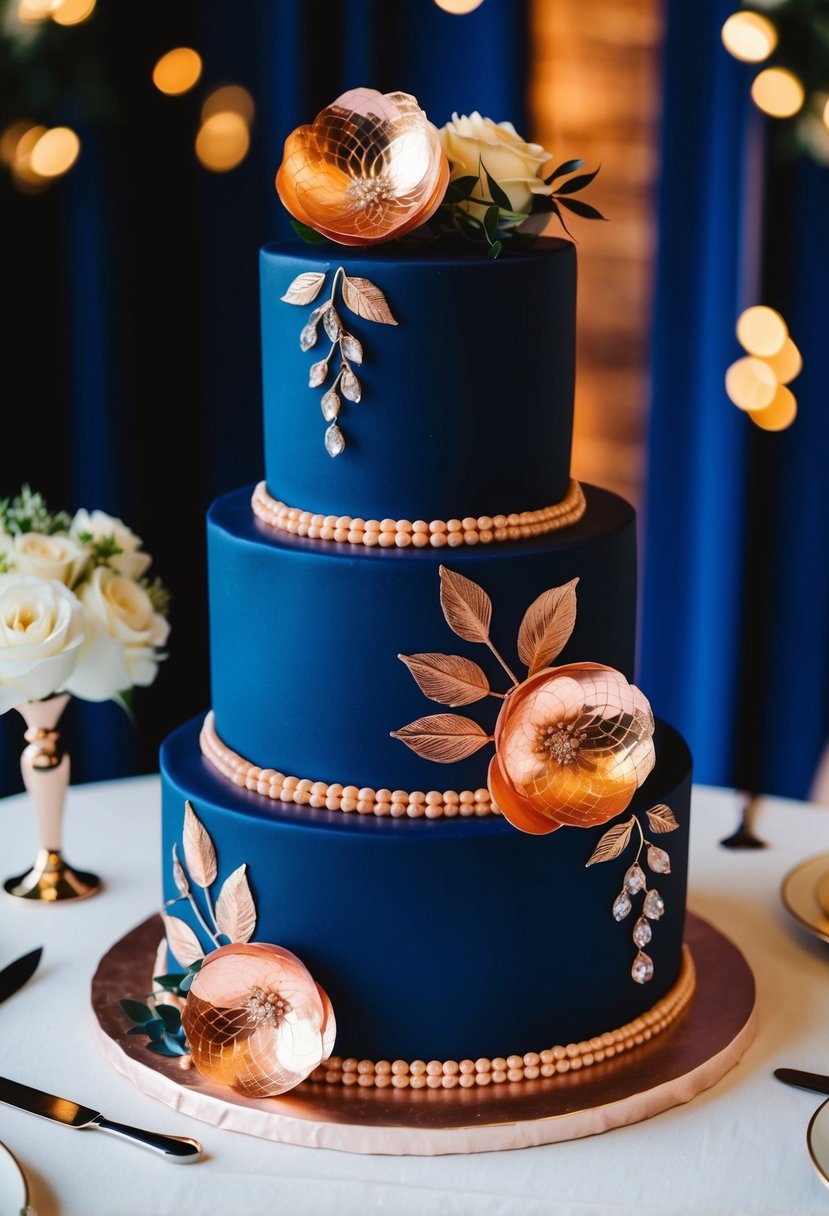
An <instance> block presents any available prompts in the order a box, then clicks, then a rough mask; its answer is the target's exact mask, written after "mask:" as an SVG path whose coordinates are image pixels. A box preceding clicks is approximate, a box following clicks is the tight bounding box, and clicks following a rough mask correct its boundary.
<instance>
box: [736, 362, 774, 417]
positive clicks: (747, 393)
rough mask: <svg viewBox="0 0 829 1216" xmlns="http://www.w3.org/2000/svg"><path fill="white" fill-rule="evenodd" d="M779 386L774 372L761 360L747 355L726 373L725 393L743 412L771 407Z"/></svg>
mask: <svg viewBox="0 0 829 1216" xmlns="http://www.w3.org/2000/svg"><path fill="white" fill-rule="evenodd" d="M777 388H778V384H777V379H776V377H775V375H774V372H773V371H772V370H771V368H770V367H769V366H768V364H767V363H764V362H763V361H762V360H761V359H754V358H752V357H751V355H747V356H746V357H745V358H744V359H738V360H737V362H736V363H732V364H731V367H729V369H728V371H727V372H726V373H725V391H726V392H727V393H728V395H729V397H730V398H731V400H732V401H733V402H734V404H735V405H736V406H737V407H738V408H739V409H741V410H749V411H751V410H762V409H765V408H766V407H767V406H769V405H771V403H772V401H773V400H774V395H775V393H776V391H777Z"/></svg>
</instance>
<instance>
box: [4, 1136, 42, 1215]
mask: <svg viewBox="0 0 829 1216" xmlns="http://www.w3.org/2000/svg"><path fill="white" fill-rule="evenodd" d="M0 1212H3V1213H8V1214H9V1216H34V1212H33V1211H32V1209H31V1208H30V1207H29V1188H28V1186H27V1185H26V1178H25V1175H24V1173H23V1170H22V1169H21V1168H20V1163H19V1162H18V1160H17V1158H16V1157H15V1155H14V1153H12V1152H11V1151H10V1150H9V1149H7V1148H6V1146H5V1144H3V1143H2V1142H0Z"/></svg>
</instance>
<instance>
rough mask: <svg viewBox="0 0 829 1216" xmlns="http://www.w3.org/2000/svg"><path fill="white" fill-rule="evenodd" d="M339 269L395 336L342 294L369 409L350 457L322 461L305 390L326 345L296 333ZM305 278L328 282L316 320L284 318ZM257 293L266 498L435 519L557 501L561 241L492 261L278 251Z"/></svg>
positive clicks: (567, 391) (384, 252) (393, 251)
mask: <svg viewBox="0 0 829 1216" xmlns="http://www.w3.org/2000/svg"><path fill="white" fill-rule="evenodd" d="M338 266H344V267H345V269H346V272H347V273H348V274H349V275H352V276H356V277H360V278H367V279H370V280H371V282H372V283H374V284H376V285H377V286H378V287H380V288H381V290H382V291H383V292H384V294H385V296H386V298H387V300H388V303H389V307H390V308H391V311H392V313H393V315H394V317H395V319H396V320H397V322H398V325H397V326H392V325H383V324H378V323H374V322H371V321H367V320H364V319H360V318H358V317H356V316H354V315H353V314H352V313H351V312H349V311H348V310H347V309H346V308H345V307H344V306H343V305H342V303H341V301H340V298H339V293H338V299H337V309H338V312H339V313H340V315H341V317H342V320H343V323H344V324H345V325H346V327H347V328H348V329H349V330H351V331H353V333H354V334H355V335H356V336H357V337H358V338H359V340H360V341H361V342H362V344H363V347H364V351H365V361H364V363H363V365H362V366H361V367H359V368H356V369H355V370H356V372H357V374H358V376H359V378H360V380H361V382H362V385H363V399H362V401H361V402H360V403H359V405H353V404H351V403H349V402H345V403H344V408H343V413H342V416H341V424H342V430H343V432H344V434H345V436H346V443H347V446H346V449H345V452H344V453H343V454H342V455H341V456H338V457H336V458H334V459H332V458H331V457H330V456H329V455H328V454H327V452H326V450H325V447H324V446H323V435H324V432H325V427H326V423H325V422H324V420H323V417H322V414H321V412H320V399H321V397H322V393H323V390H322V389H319V388H317V389H311V388H309V387H308V372H309V368H310V367H311V364H312V363H314V362H315V361H317V360H319V359H323V358H325V357H326V356H327V355H328V351H329V349H330V347H331V343H330V342H329V341H328V339H327V338H326V337H325V335H324V333H323V332H322V329H321V328H320V337H319V341H318V343H317V345H316V346H315V347H314V348H313V350H312V351H309V352H305V353H303V352H302V351H301V350H300V347H299V333H300V330H301V329H302V327H303V325H304V324H305V322H306V320H307V318H308V316H309V314H310V312H311V309H312V307H314V306H316V305H318V304H319V303H320V302H322V301H323V300H325V299H326V298H327V296H328V293H329V292H330V289H331V284H332V280H333V273H334V272H335V271H336V269H337V267H338ZM306 271H327V272H328V277H327V279H326V283H325V286H324V287H323V290H322V292H321V294H320V296H319V297H318V298H317V300H316V302H315V305H310V304H309V305H307V306H302V307H296V306H293V305H290V304H286V303H283V302H282V300H281V298H280V297H281V296H283V295H284V294H285V291H286V289H287V287H288V285H289V284H290V283H291V282H292V280H293V279H294V278H295V277H296V276H297V275H299V274H301V273H303V272H306ZM260 283H261V295H262V302H261V318H262V366H263V395H264V415H265V471H266V479H267V483H268V487H269V489H270V491H271V493H272V494H273V496H274V497H275V498H278V499H281V500H282V501H283V502H287V503H289V504H290V505H291V506H297V507H300V508H302V509H304V510H309V511H312V512H315V513H320V514H323V515H350V516H352V517H358V516H361V517H364V518H366V519H370V518H374V519H384V518H389V517H390V518H393V519H411V520H415V519H426V520H431V519H451V518H458V519H463V518H464V517H466V516H475V517H477V516H479V515H495V514H509V513H511V512H519V511H529V510H536V509H538V508H540V507H544V506H549V505H551V504H552V503H556V502H559V501H560V500H561V499H562V498H563V497H564V495H565V493H566V491H567V484H568V478H569V471H570V447H571V438H572V423H573V385H574V368H575V308H576V255H575V249H574V246H573V245H572V244H571V243H570V242H569V241H562V240H557V239H543V240H539V241H537V242H535V243H533V244H532V245H530V246H526V247H524V248H523V249H521V250H517V249H510V250H509V251H506V252H505V254H504V255H503V256H502V257H501V258H499V259H498V260H497V261H492V259H490V258H488V257H487V256H486V254H485V252H478V251H477V250H474V249H473V248H472V247H471V246H470V247H464V248H463V250H461V251H459V252H458V251H455V252H451V253H449V252H440V251H436V250H432V249H424V248H423V247H421V246H416V247H413V248H406V247H405V246H402V245H399V244H397V243H395V244H394V245H393V246H392V245H384V246H382V247H380V248H376V249H348V248H340V249H332V248H331V246H330V245H324V246H311V245H304V244H302V243H301V242H292V243H285V244H273V245H266V246H265V248H264V249H263V250H262V253H261V261H260ZM331 366H332V369H333V368H334V361H333V360H332V365H331ZM337 366H339V364H338V363H337ZM333 375H334V371H333V370H332V371H331V372H330V373H329V377H328V384H329V385H330V384H331V383H332V381H333Z"/></svg>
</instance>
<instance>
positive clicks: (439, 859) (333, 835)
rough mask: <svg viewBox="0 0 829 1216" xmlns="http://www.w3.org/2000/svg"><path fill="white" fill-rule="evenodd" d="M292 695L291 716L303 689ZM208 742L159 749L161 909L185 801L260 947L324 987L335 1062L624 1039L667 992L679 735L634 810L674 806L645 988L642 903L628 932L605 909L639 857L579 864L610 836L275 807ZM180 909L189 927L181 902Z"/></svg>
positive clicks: (170, 885)
mask: <svg viewBox="0 0 829 1216" xmlns="http://www.w3.org/2000/svg"><path fill="white" fill-rule="evenodd" d="M283 692H284V695H285V700H286V703H287V705H288V708H289V709H290V707H291V703H292V701H293V693H292V691H290V690H283ZM355 712H358V711H357V710H356V709H355ZM198 729H199V722H198V721H197V722H193V723H190V724H189V725H187V726H185V727H183V728H181V729H180V730H178V731H177V732H176V733H175V734H174V735H172V736H170V738H169V739H168V740H167V742H166V743H165V745H164V748H163V750H162V756H161V769H162V777H163V785H164V813H163V821H164V849H163V858H164V863H163V868H164V895H165V898H167V899H174V898H176V896H177V891H176V888H175V884H174V882H173V877H172V870H171V853H172V846H173V843H174V842H180V840H181V830H182V822H183V815H184V802H185V799H189V800H190V801H191V803H192V804H193V807H194V809H195V811H196V814H197V815H198V816H199V818H200V819H201V821H202V823H203V824H204V826H205V827H206V828H207V830H208V832H209V833H210V835H211V837H212V839H213V841H214V843H215V845H216V849H217V852H218V859H219V882H221V881H223V880H224V879H225V878H226V877H227V876H228V875H229V874H230V873H231V872H232V871H233V870H234V869H235V868H236V867H237V866H239V865H241V864H242V863H243V862H245V863H247V866H248V874H249V878H250V882H251V887H252V890H253V894H254V898H255V901H256V906H257V910H258V922H257V927H256V934H255V937H256V940H258V941H268V942H273V943H276V944H278V945H282V946H285V947H287V948H288V949H290V950H293V951H294V952H295V953H296V954H297V955H299V957H300V958H301V959H303V961H304V962H305V963H306V965H307V966H308V967H309V969H310V970H311V972H312V974H313V975H314V977H315V978H316V979H317V980H318V981H319V982H320V983H321V984H322V985H323V986H324V987H325V989H326V990H327V991H328V993H329V995H330V997H331V1000H332V1002H333V1005H334V1010H335V1013H336V1018H337V1027H338V1033H337V1043H336V1048H335V1050H336V1052H337V1054H338V1055H344V1056H356V1057H357V1058H369V1059H372V1058H373V1059H388V1060H394V1059H398V1058H402V1059H409V1060H411V1059H416V1058H420V1059H424V1060H430V1059H454V1060H460V1059H464V1058H472V1059H475V1058H477V1057H479V1056H488V1057H490V1058H491V1057H493V1056H498V1055H503V1056H506V1055H508V1054H510V1053H512V1052H515V1053H518V1054H522V1053H524V1052H527V1051H538V1050H541V1049H543V1048H546V1047H552V1046H553V1045H554V1044H557V1043H567V1042H573V1041H580V1040H581V1039H585V1038H591V1037H592V1036H594V1035H596V1034H600V1033H602V1032H604V1031H607V1030H612V1029H615V1028H616V1027H618V1026H621V1025H622V1024H624V1023H625V1022H628V1021H630V1020H631V1019H633V1018H635V1017H638V1016H639V1015H640V1014H642V1013H643V1012H644V1011H645V1009H647V1008H648V1007H650V1006H651V1005H652V1004H654V1003H655V1002H656V1001H657V1000H658V999H659V998H660V997H662V996H663V995H664V994H665V993H666V992H667V991H668V990H669V989H670V988H671V986H672V985H673V983H674V982H675V980H676V978H677V975H678V970H679V965H680V956H681V943H682V932H683V919H684V909H685V886H686V874H687V856H688V820H689V796H690V757H689V755H688V750H687V748H686V746H685V744H684V742H683V741H682V739H681V738H680V736H679V735H677V734H676V732H675V731H673V730H672V729H671V728H670V727H667V726H665V725H663V724H658V725H657V732H656V736H655V742H656V748H657V756H658V763H657V767H656V769H655V770H654V772H653V773H652V774H651V776H650V777H649V778H648V781H647V782H646V784H645V786H644V787H643V788H642V789H641V790H640V791H639V792H638V794H637V797H636V799H635V801H634V804H633V808H634V809H638V810H639V811H642V810H644V809H646V808H647V807H649V806H651V805H653V804H654V803H655V802H666V803H668V805H669V806H671V808H672V809H673V811H674V813H675V815H676V817H677V819H678V820H679V823H680V827H679V829H678V830H677V831H675V832H673V833H672V834H671V835H669V836H660V837H659V844H660V845H661V846H663V847H664V848H666V849H667V850H668V851H669V853H670V857H671V863H672V873H671V874H669V875H662V874H660V875H656V876H654V875H651V876H650V877H651V881H652V882H653V885H655V886H656V887H657V889H658V890H659V892H660V894H661V895H662V896H663V898H664V900H665V906H666V912H665V916H664V918H663V919H662V920H661V921H659V922H657V923H654V926H653V941H652V943H651V944H650V945H649V946H648V947H647V950H648V953H649V954H650V955H651V957H652V958H653V960H654V964H655V974H654V978H653V980H652V981H651V982H650V983H649V984H646V985H643V986H640V985H638V984H636V983H634V982H633V980H632V979H631V975H630V967H631V963H632V961H633V958H634V956H635V954H636V948H635V946H634V945H633V942H632V939H631V931H632V929H633V924H634V921H635V919H636V916H637V914H638V913H637V909H638V908H639V907H640V906H641V902H642V896H641V894H640V895H637V896H634V897H633V903H634V911H633V912H632V913H631V914H630V915H629V916H628V918H627V919H626V920H625V921H623V922H622V923H617V922H616V921H615V920H614V919H613V916H612V914H611V907H612V904H613V901H614V898H615V896H616V895H617V894H618V892H619V890H620V888H621V884H622V879H623V875H624V872H625V870H626V868H627V866H628V865H630V864H631V862H632V860H633V856H634V853H635V845H633V846H630V847H629V848H628V850H627V852H626V853H625V854H624V855H623V856H622V857H621V858H618V859H617V860H615V861H611V862H607V863H604V864H601V865H594V866H591V867H590V869H585V862H586V861H587V859H588V858H589V856H590V854H591V852H592V850H593V849H594V847H595V845H596V843H597V841H598V839H599V837H600V835H601V834H602V832H603V831H604V830H605V829H604V828H595V829H591V830H581V829H575V828H562V829H560V830H559V831H557V832H554V833H552V834H551V835H549V836H541V837H539V836H527V835H524V834H522V833H521V832H518V831H516V830H515V829H514V828H512V827H510V825H509V824H507V823H506V822H504V821H503V820H502V819H501V818H500V817H499V816H491V817H488V818H485V819H472V820H434V821H424V820H414V821H412V820H405V819H404V820H389V819H374V818H372V817H370V816H367V817H353V816H349V815H344V814H342V813H337V812H329V811H315V810H311V809H309V808H307V807H293V806H286V805H284V804H282V803H271V802H269V801H268V800H267V799H264V798H261V797H259V796H258V795H256V794H250V793H248V792H247V791H245V790H239V789H237V788H236V787H235V786H234V785H232V783H230V782H229V781H227V780H225V779H224V778H223V777H221V776H219V775H218V774H217V773H216V772H215V770H213V769H212V768H211V767H210V766H209V764H208V763H207V762H206V761H205V760H204V759H203V758H202V756H201V755H200V752H199V748H198ZM640 818H641V819H644V816H641V815H640ZM645 829H646V832H647V825H646V824H645ZM635 836H636V834H635V833H634V838H635ZM197 896H198V897H199V898H200V897H201V895H200V893H199V892H197ZM176 914H177V915H181V916H183V917H185V919H191V923H193V925H194V927H195V922H193V921H192V918H191V916H190V912H189V909H188V908H187V905H186V904H185V903H178V904H177V905H176Z"/></svg>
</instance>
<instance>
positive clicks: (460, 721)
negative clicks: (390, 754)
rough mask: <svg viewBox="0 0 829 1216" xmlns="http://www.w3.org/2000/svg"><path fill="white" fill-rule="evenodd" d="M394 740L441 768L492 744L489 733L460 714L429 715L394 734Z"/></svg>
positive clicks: (393, 732)
mask: <svg viewBox="0 0 829 1216" xmlns="http://www.w3.org/2000/svg"><path fill="white" fill-rule="evenodd" d="M391 737H392V739H399V740H400V741H401V743H405V744H406V746H407V747H410V748H411V749H412V751H413V752H415V753H416V754H417V755H418V756H422V757H423V758H424V760H434V761H436V762H437V763H438V764H454V762H455V761H456V760H465V759H466V757H467V756H471V755H472V753H473V752H476V751H478V749H479V748H481V747H483V746H484V744H485V743H489V742H490V736H489V735H488V734H487V733H486V731H485V730H484V729H483V728H482V727H480V726H479V725H478V723H477V722H473V721H472V719H471V718H462V717H461V715H460V714H428V715H427V716H426V717H425V718H418V720H417V721H416V722H410V723H409V725H408V726H401V727H400V730H393V731H392V732H391Z"/></svg>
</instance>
